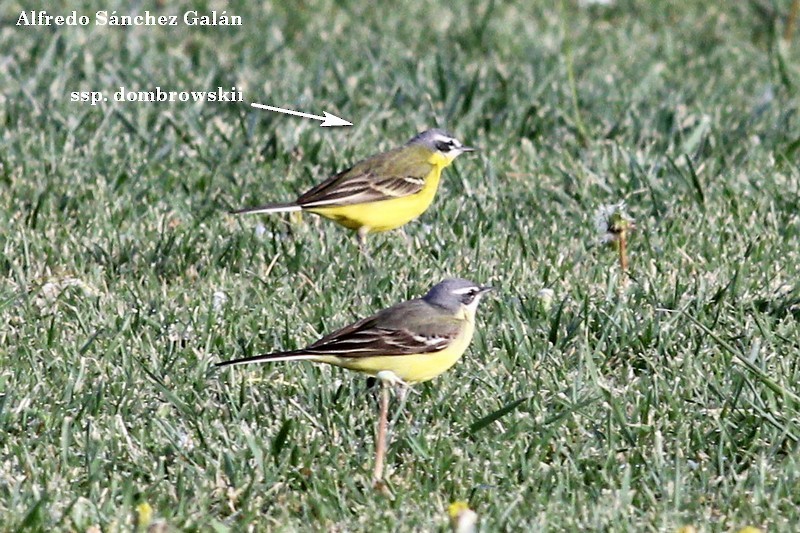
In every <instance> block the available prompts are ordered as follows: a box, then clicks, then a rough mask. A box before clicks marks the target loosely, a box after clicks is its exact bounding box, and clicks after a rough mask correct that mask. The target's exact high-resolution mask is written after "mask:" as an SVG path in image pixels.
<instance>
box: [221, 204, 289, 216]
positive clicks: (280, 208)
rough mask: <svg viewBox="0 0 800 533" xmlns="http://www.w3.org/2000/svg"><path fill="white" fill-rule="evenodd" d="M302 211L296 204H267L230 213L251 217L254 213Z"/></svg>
mask: <svg viewBox="0 0 800 533" xmlns="http://www.w3.org/2000/svg"><path fill="white" fill-rule="evenodd" d="M301 209H303V208H302V207H300V206H299V205H297V204H293V203H292V204H267V205H261V206H258V207H245V208H244V209H236V210H235V211H231V212H230V213H231V214H232V215H252V214H256V213H290V212H292V211H300V210H301Z"/></svg>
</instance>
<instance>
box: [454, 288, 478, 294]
mask: <svg viewBox="0 0 800 533" xmlns="http://www.w3.org/2000/svg"><path fill="white" fill-rule="evenodd" d="M476 288H477V287H464V288H463V289H453V291H452V293H453V294H469V293H471V292H473V291H474V290H475V289H476Z"/></svg>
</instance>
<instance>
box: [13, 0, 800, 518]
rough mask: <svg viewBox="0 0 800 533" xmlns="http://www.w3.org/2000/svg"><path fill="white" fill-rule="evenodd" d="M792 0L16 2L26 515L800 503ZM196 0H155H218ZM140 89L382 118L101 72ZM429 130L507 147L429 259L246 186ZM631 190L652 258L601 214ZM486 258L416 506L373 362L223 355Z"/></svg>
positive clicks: (438, 215)
mask: <svg viewBox="0 0 800 533" xmlns="http://www.w3.org/2000/svg"><path fill="white" fill-rule="evenodd" d="M788 3H789V2H787V1H783V0H780V1H776V2H775V3H772V2H761V1H753V2H750V3H748V2H738V3H737V2H732V3H729V4H730V5H726V6H724V7H721V6H715V5H713V4H714V3H713V2H712V3H709V2H700V1H697V2H694V1H691V2H690V1H687V2H678V1H675V2H665V3H658V7H652V6H651V5H650V2H638V1H632V0H630V1H625V0H618V1H617V2H616V3H615V4H614V5H612V6H610V7H602V6H588V7H586V6H581V5H578V4H576V3H572V2H565V3H563V4H554V5H552V6H551V5H550V3H545V2H543V3H541V4H538V5H534V6H526V7H524V8H523V7H515V5H514V4H513V3H505V2H499V1H498V2H477V1H475V2H464V3H460V4H459V5H458V6H456V7H448V3H431V2H425V3H414V4H412V3H410V2H408V3H407V2H401V3H398V4H397V5H394V6H392V7H391V8H389V7H388V6H386V5H382V6H378V7H365V6H362V5H361V3H360V2H346V3H345V4H346V5H345V6H344V7H341V6H340V5H339V4H340V3H334V2H332V1H327V2H326V1H319V2H301V3H299V4H294V7H292V8H288V7H287V8H284V7H278V6H272V7H270V6H259V7H258V8H253V7H249V6H246V5H244V3H243V2H242V3H239V2H233V3H232V4H231V5H228V6H226V8H227V11H228V13H229V14H232V13H235V14H237V15H241V16H242V17H243V18H244V21H245V25H244V26H243V27H242V28H228V29H226V28H217V29H215V28H205V29H203V28H195V29H192V28H187V27H184V26H179V27H176V28H128V29H125V28H108V27H106V28H95V27H90V28H60V29H54V28H19V27H16V26H14V23H15V21H16V18H17V17H18V16H19V11H20V10H22V9H23V7H24V8H25V9H30V6H27V5H25V6H22V5H20V4H18V3H16V2H11V3H5V4H3V7H2V11H1V12H0V17H2V19H3V21H4V23H5V24H3V27H2V30H0V47H1V48H2V50H4V51H6V52H5V53H4V54H3V56H4V59H3V60H2V63H0V84H2V86H3V87H4V90H3V94H2V96H1V97H0V126H2V128H1V129H0V132H1V133H0V228H1V230H0V274H2V277H0V525H1V526H0V527H1V528H2V529H4V530H8V531H13V530H20V529H30V530H72V531H85V530H86V529H87V528H88V527H90V526H92V525H94V524H96V525H99V526H100V527H101V528H102V529H103V530H104V531H115V530H120V529H129V528H130V527H131V526H130V524H131V523H132V515H133V513H134V509H135V507H136V506H137V505H138V504H140V503H142V502H146V503H148V504H149V505H151V506H152V508H153V514H154V517H155V518H156V519H161V520H165V521H166V522H167V523H168V524H169V525H170V526H172V527H174V528H175V529H177V530H216V531H224V530H226V529H228V528H229V529H230V530H232V531H233V530H243V529H246V525H248V524H252V525H253V526H254V527H255V529H258V530H265V529H266V530H269V529H274V530H284V531H292V530H304V529H313V530H340V531H341V530H348V531H357V530H364V531H375V530H386V531H389V530H406V531H408V530H443V529H446V527H447V525H446V524H447V518H446V508H447V506H448V504H450V503H451V502H453V501H456V500H467V501H468V502H469V503H470V506H471V507H472V508H473V509H474V510H476V511H477V512H478V514H479V515H480V518H481V528H482V529H484V530H486V531H498V530H528V531H533V530H537V531H562V530H587V529H588V530H613V531H625V530H635V531H670V530H674V529H675V528H677V527H678V526H680V525H683V524H694V525H695V526H696V527H697V528H698V529H699V530H701V531H732V530H735V529H737V528H739V527H742V526H744V525H747V524H752V525H757V526H760V527H763V528H766V529H768V530H769V531H790V530H793V529H794V528H795V527H796V524H798V523H800V511H798V509H800V455H798V443H797V441H798V439H800V403H798V395H800V388H799V387H798V383H800V357H799V354H800V346H798V344H799V343H800V340H799V339H800V336H799V335H798V318H799V317H800V286H799V285H798V279H800V278H799V276H800V268H799V267H798V264H800V239H798V234H799V233H800V219H799V218H798V208H799V206H800V196H799V193H800V181H799V180H798V177H799V176H800V172H799V171H798V166H797V157H798V147H800V118H798V117H799V116H800V115H798V111H799V110H798V105H799V104H798V90H797V88H798V84H800V75H799V74H800V73H799V72H798V69H797V60H798V56H797V52H796V43H797V40H795V42H794V43H793V45H792V47H788V48H785V49H784V48H782V47H781V45H780V44H779V43H778V42H777V40H776V39H777V37H776V36H777V35H779V34H780V31H781V29H782V18H783V16H784V15H785V13H786V11H787V9H788ZM211 4H215V3H213V2H212V3H211ZM276 4H280V3H279V2H276ZM287 5H288V4H287ZM165 6H166V7H161V8H158V7H156V6H155V4H154V3H152V2H146V3H145V4H143V5H142V6H141V7H140V8H138V9H139V11H144V9H150V10H153V11H157V12H159V13H167V14H169V13H182V12H183V11H185V10H186V9H190V8H191V6H189V5H185V6H179V5H177V4H176V5H173V4H171V3H166V4H165ZM210 8H213V5H212V6H211V7H210ZM73 9H76V10H77V11H78V12H79V14H80V13H81V12H85V13H87V14H92V13H94V11H95V10H97V9H98V7H97V6H96V5H89V3H88V2H86V3H82V4H81V3H78V2H76V3H74V5H64V7H63V9H61V10H60V11H61V12H67V13H68V12H69V11H71V10H73ZM103 9H108V10H109V11H111V10H114V9H117V10H118V11H119V12H120V13H131V12H132V10H131V9H130V8H128V7H126V6H124V5H123V4H122V3H121V2H117V1H116V0H111V2H110V3H108V4H107V5H104V6H103ZM217 9H221V7H217ZM48 11H50V12H51V13H57V12H59V11H58V10H56V9H53V8H50V9H49V10H48ZM793 48H794V49H793ZM121 85H124V86H125V87H127V88H132V89H134V90H146V89H150V88H153V87H155V86H156V85H158V86H161V87H162V88H164V89H167V90H206V89H208V90H213V89H215V88H216V87H217V86H223V87H229V86H231V85H237V86H239V87H242V88H243V89H244V91H245V97H246V98H247V99H248V100H250V101H255V102H261V103H266V104H273V105H280V106H285V107H289V108H294V109H299V110H303V111H307V112H312V113H321V112H322V111H323V110H327V111H330V112H333V113H336V114H338V115H340V116H342V117H344V118H346V119H348V120H351V121H352V122H354V123H355V126H354V127H352V128H345V129H335V130H332V131H327V130H323V129H320V128H319V127H317V125H316V123H313V122H311V121H305V120H299V119H294V118H290V117H286V116H279V115H276V114H268V113H265V112H257V111H254V110H251V109H249V108H248V106H247V105H245V104H206V105H194V104H170V105H167V104H162V105H154V104H151V105H148V104H131V103H129V104H113V103H109V104H106V105H102V106H97V107H90V106H88V105H85V104H76V103H71V102H70V101H69V92H70V91H77V90H102V91H107V92H109V93H111V92H113V91H116V90H118V87H119V86H121ZM432 126H443V127H447V128H448V129H450V130H451V131H453V132H454V133H455V134H456V135H457V136H458V137H459V138H460V139H461V140H463V141H464V142H465V143H466V144H474V145H478V146H481V147H482V148H483V150H482V151H481V152H479V154H478V155H474V156H463V157H462V158H460V159H459V160H458V161H457V162H456V163H455V165H454V166H453V167H452V168H450V169H448V170H447V171H446V178H445V180H444V181H443V185H442V188H441V190H440V192H439V195H438V196H437V199H436V202H435V204H434V208H433V209H431V210H430V211H429V212H427V213H426V214H424V215H423V216H422V217H421V218H420V219H419V220H418V221H416V222H414V223H412V224H409V225H408V226H407V227H406V231H407V233H408V235H409V237H410V238H411V239H412V240H413V242H414V245H415V249H416V253H415V254H413V255H411V256H409V254H408V252H407V248H406V243H405V241H404V240H403V239H402V238H401V237H400V236H398V235H397V234H394V233H389V234H383V235H376V236H373V237H372V238H371V239H370V242H369V246H370V249H371V253H372V255H373V257H374V259H375V261H374V263H375V264H374V265H370V264H368V263H367V262H366V261H364V260H363V258H361V256H360V255H359V254H358V248H357V246H356V243H355V240H354V237H353V235H352V234H351V233H349V232H346V231H345V230H343V229H341V228H339V227H337V226H335V225H333V224H330V223H328V222H326V221H321V220H320V219H317V218H315V217H313V216H307V217H304V219H303V221H302V223H297V222H290V221H289V218H288V217H283V216H272V217H260V218H259V217H248V218H240V219H234V218H232V217H230V216H228V215H226V214H225V213H226V210H227V209H228V208H231V207H240V206H244V205H252V204H254V203H257V202H260V201H271V200H275V201H279V200H286V199H291V198H293V197H294V196H295V195H296V194H297V193H299V192H302V191H303V190H305V189H306V188H308V187H309V186H311V185H312V184H314V183H315V182H317V181H319V180H320V179H322V178H324V177H326V176H327V175H328V173H330V172H331V171H334V170H337V169H342V168H345V167H346V166H347V165H348V164H351V163H353V162H354V161H356V160H357V159H359V158H362V157H364V156H367V155H369V154H371V153H373V152H375V151H378V150H381V149H386V148H389V147H392V146H394V145H397V144H399V143H402V142H404V141H405V140H407V139H408V138H409V137H410V136H411V135H413V134H414V133H416V132H417V131H419V130H422V129H425V128H428V127H432ZM622 199H625V200H626V201H627V205H628V209H629V212H630V213H631V215H632V216H633V217H634V218H635V219H636V223H637V230H636V231H635V232H634V233H633V234H632V236H631V241H630V250H629V252H630V262H631V271H630V274H631V276H630V277H631V279H630V282H629V283H627V284H624V283H623V281H622V279H621V277H620V274H619V271H618V268H617V264H616V259H615V254H614V252H613V251H612V250H609V249H605V248H602V247H600V246H597V245H596V242H597V235H596V233H595V229H594V227H593V222H592V219H593V215H594V212H595V210H596V209H597V207H598V206H600V205H602V204H607V203H614V202H617V201H620V200H622ZM259 224H263V229H264V231H263V233H261V232H257V231H256V228H257V226H258V225H259ZM456 275H458V276H464V277H468V278H471V279H473V280H476V281H479V282H482V283H491V284H493V285H496V286H498V287H499V288H500V291H498V292H497V293H495V294H494V295H493V296H492V297H491V298H489V299H488V301H487V302H486V303H485V304H483V306H482V309H481V310H480V313H479V332H478V334H477V335H476V338H475V340H474V341H473V344H472V347H471V349H470V351H469V352H468V353H467V355H466V356H465V357H464V359H463V360H462V361H461V362H460V363H459V364H458V365H457V366H456V367H455V368H454V369H452V370H451V371H450V372H448V373H447V374H445V375H443V376H442V377H440V378H438V379H437V380H435V381H434V382H432V383H430V384H426V385H423V386H420V387H417V390H418V392H419V394H417V395H413V396H412V397H411V398H410V400H409V402H408V405H407V410H406V416H405V417H404V418H403V419H402V420H401V421H400V423H398V425H397V426H396V431H395V433H394V434H393V438H392V442H391V445H390V448H389V455H388V467H389V471H390V477H389V483H390V487H391V490H392V492H393V493H394V495H395V498H394V499H393V500H390V499H387V498H385V497H382V496H380V495H378V494H376V493H375V492H373V491H372V490H371V489H370V475H371V466H372V459H373V429H374V422H375V416H376V402H375V396H374V395H373V393H372V392H370V391H368V390H367V389H366V387H365V384H364V380H363V379H362V378H360V377H358V376H353V375H351V374H348V373H345V372H344V371H340V370H338V369H331V368H327V367H325V368H320V367H314V366H312V365H309V364H294V365H290V364H287V365H274V366H263V367H258V368H243V369H236V370H232V371H227V370H226V371H222V372H217V371H216V370H214V369H213V368H212V364H213V363H214V362H217V361H220V360H224V359H229V358H233V357H239V356H244V355H249V354H254V353H258V352H261V351H270V350H278V349H289V348H294V347H297V346H301V345H303V344H304V343H307V342H310V341H312V340H315V339H316V337H317V335H319V334H321V333H323V332H325V331H329V330H331V329H332V328H335V327H338V326H341V325H344V324H345V323H347V322H349V321H351V320H353V319H355V318H357V317H360V316H363V315H365V314H367V313H370V312H372V311H374V310H376V309H378V308H380V307H383V306H386V305H389V304H391V303H394V302H396V301H399V300H401V299H404V298H409V297H414V296H417V295H420V294H422V293H424V292H425V291H426V290H427V289H428V287H429V286H430V285H431V284H433V283H434V282H436V281H439V280H440V279H442V278H444V277H448V276H456ZM543 288H548V289H551V290H552V291H553V293H554V298H553V302H552V305H551V306H550V307H548V306H547V305H545V303H544V302H543V301H542V300H541V298H540V297H539V296H537V295H538V294H539V291H540V290H541V289H543ZM215 295H216V296H215ZM220 295H224V297H221V296H220ZM215 301H216V302H217V305H216V306H215V304H214V302H215Z"/></svg>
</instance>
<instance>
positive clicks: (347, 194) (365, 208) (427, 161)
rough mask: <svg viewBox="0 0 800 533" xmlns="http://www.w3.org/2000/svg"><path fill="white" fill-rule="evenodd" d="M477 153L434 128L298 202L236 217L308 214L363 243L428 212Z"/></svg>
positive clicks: (335, 178) (251, 210) (338, 176)
mask: <svg viewBox="0 0 800 533" xmlns="http://www.w3.org/2000/svg"><path fill="white" fill-rule="evenodd" d="M474 150H475V148H471V147H469V146H464V145H462V144H461V142H459V141H458V139H455V138H454V137H452V136H451V135H449V134H447V133H445V132H444V131H442V130H438V129H431V130H428V131H424V132H422V133H420V134H419V135H417V136H415V137H414V138H413V139H411V140H410V141H408V142H407V143H406V144H405V145H404V146H401V147H399V148H395V149H394V150H389V151H388V152H383V153H380V154H376V155H373V156H372V157H370V158H367V159H365V160H363V161H360V162H358V163H356V164H355V165H354V166H353V167H351V168H349V169H347V170H344V171H342V172H339V173H338V174H336V175H334V176H331V177H330V178H328V179H327V180H325V181H324V182H322V183H320V184H319V185H317V186H316V187H314V188H312V189H311V190H309V191H307V192H305V193H303V194H302V195H300V196H299V197H298V198H297V200H296V201H294V202H291V203H283V204H267V205H263V206H260V207H249V208H246V209H239V210H237V211H232V213H233V214H242V213H284V212H290V211H301V210H303V211H310V212H311V213H315V214H317V215H321V216H323V217H325V218H328V219H331V220H333V221H334V222H338V223H339V224H341V225H342V226H345V227H347V228H349V229H353V230H357V231H358V237H359V241H360V242H361V243H362V244H363V243H364V241H365V240H366V236H367V234H368V233H370V232H378V231H388V230H392V229H395V228H399V227H400V226H402V225H404V224H405V223H407V222H410V221H411V220H414V219H415V218H417V217H418V216H420V215H421V214H422V213H424V212H425V210H426V209H428V206H430V205H431V202H432V201H433V197H434V196H435V195H436V190H437V189H438V188H439V179H440V178H441V175H442V170H443V169H444V168H445V167H447V166H448V165H450V163H452V162H453V160H454V159H455V158H456V157H458V156H459V155H461V154H463V153H464V152H472V151H474Z"/></svg>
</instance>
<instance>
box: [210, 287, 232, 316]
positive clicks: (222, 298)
mask: <svg viewBox="0 0 800 533" xmlns="http://www.w3.org/2000/svg"><path fill="white" fill-rule="evenodd" d="M211 298H212V300H211V302H212V303H211V305H212V307H213V308H214V312H217V313H219V312H220V311H221V310H222V308H223V307H224V306H225V304H226V303H228V295H227V294H225V293H224V292H222V291H214V295H213V296H212V297H211Z"/></svg>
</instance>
